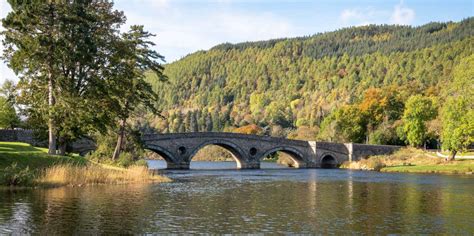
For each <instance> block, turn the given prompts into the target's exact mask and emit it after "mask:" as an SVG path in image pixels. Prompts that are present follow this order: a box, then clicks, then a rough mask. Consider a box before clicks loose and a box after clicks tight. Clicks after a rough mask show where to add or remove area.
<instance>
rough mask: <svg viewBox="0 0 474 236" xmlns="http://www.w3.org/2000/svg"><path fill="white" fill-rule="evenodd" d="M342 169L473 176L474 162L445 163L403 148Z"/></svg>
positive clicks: (420, 152) (343, 166)
mask: <svg viewBox="0 0 474 236" xmlns="http://www.w3.org/2000/svg"><path fill="white" fill-rule="evenodd" d="M341 167H342V168H348V169H358V170H375V171H381V172H406V173H440V174H472V172H473V170H474V160H454V161H445V160H444V159H443V158H437V157H435V156H433V155H432V154H430V153H428V152H425V151H423V150H420V149H415V148H403V149H401V150H399V151H397V152H395V153H393V154H391V155H380V156H372V157H369V158H367V159H364V160H360V161H358V162H352V163H344V164H343V165H342V166H341Z"/></svg>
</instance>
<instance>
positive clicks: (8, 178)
mask: <svg viewBox="0 0 474 236" xmlns="http://www.w3.org/2000/svg"><path fill="white" fill-rule="evenodd" d="M34 178H35V176H34V174H33V172H32V171H31V170H30V168H29V167H26V168H25V169H21V168H20V167H18V165H17V163H16V162H15V163H13V164H12V165H11V166H8V167H7V168H5V170H4V172H3V176H2V180H1V181H2V183H1V184H2V185H7V186H30V185H32V184H33V180H34Z"/></svg>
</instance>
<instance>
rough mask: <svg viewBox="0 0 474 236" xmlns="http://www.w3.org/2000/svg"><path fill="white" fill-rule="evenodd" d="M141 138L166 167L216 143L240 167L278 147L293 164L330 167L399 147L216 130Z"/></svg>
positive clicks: (183, 164)
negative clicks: (230, 154)
mask: <svg viewBox="0 0 474 236" xmlns="http://www.w3.org/2000/svg"><path fill="white" fill-rule="evenodd" d="M142 141H143V142H144V144H145V148H147V149H149V150H151V151H154V152H156V153H158V154H159V155H160V156H162V157H163V158H164V159H165V161H166V163H167V168H168V169H189V165H190V163H191V159H192V158H193V157H194V155H196V153H197V152H198V151H199V150H200V149H201V148H203V147H205V146H207V145H217V146H220V147H223V148H225V149H227V150H228V151H230V152H231V153H232V156H233V157H234V159H235V161H236V162H237V167H238V168H240V169H258V168H260V162H261V160H262V159H263V158H264V157H266V156H268V155H270V154H272V153H275V152H278V151H281V152H284V153H287V154H289V156H290V157H291V158H292V160H293V162H294V164H293V166H294V167H296V168H328V167H329V168H333V167H337V166H339V165H340V164H342V163H343V162H345V161H356V160H360V159H361V158H363V157H367V156H370V155H381V154H388V153H391V152H393V151H395V150H396V149H398V148H400V147H399V146H387V145H364V144H355V143H330V142H316V141H302V140H290V139H285V138H275V137H268V136H257V135H248V134H237V133H219V132H198V133H174V134H145V135H143V137H142Z"/></svg>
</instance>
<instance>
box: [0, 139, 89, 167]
mask: <svg viewBox="0 0 474 236" xmlns="http://www.w3.org/2000/svg"><path fill="white" fill-rule="evenodd" d="M13 163H17V167H19V168H26V167H29V168H30V169H31V170H41V169H44V168H46V167H49V166H53V165H57V164H77V165H84V164H86V163H87V160H86V159H84V158H83V157H80V156H78V155H75V156H72V157H71V156H51V155H48V150H47V149H46V148H38V147H33V146H31V145H29V144H26V143H17V142H0V172H2V171H3V170H4V169H5V168H7V167H9V166H11V165H13Z"/></svg>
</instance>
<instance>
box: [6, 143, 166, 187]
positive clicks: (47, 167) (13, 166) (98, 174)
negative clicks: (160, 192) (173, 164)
mask: <svg viewBox="0 0 474 236" xmlns="http://www.w3.org/2000/svg"><path fill="white" fill-rule="evenodd" d="M170 181H171V179H170V178H168V177H166V176H161V175H157V174H156V173H154V172H153V171H151V170H150V169H148V167H147V166H137V165H132V166H130V167H127V168H123V167H117V166H113V165H107V164H102V163H96V162H94V161H92V160H88V159H86V158H84V157H80V156H78V155H72V156H52V155H48V153H47V149H45V148H38V147H34V146H31V145H29V144H26V143H19V142H0V187H1V188H10V189H22V188H54V187H82V186H89V185H117V184H133V183H164V182H170Z"/></svg>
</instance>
